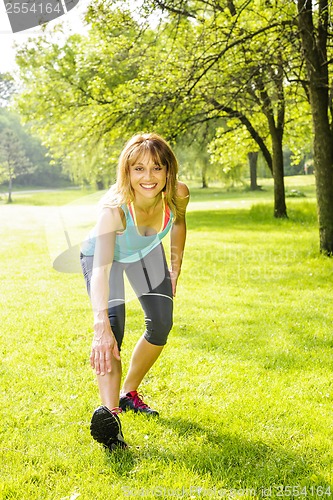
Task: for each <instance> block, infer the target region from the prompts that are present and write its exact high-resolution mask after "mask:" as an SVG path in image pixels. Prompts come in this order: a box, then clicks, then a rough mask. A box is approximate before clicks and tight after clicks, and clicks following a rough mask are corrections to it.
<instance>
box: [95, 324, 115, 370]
mask: <svg viewBox="0 0 333 500" xmlns="http://www.w3.org/2000/svg"><path fill="white" fill-rule="evenodd" d="M112 356H113V357H114V358H116V359H117V360H120V354H119V349H118V344H117V341H116V338H115V336H114V334H113V332H112V330H111V327H110V323H109V320H108V318H107V319H102V320H98V321H96V322H95V323H94V338H93V341H92V346H91V354H90V364H91V367H92V368H93V369H95V370H96V375H105V373H110V372H111V370H112Z"/></svg>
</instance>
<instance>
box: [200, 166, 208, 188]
mask: <svg viewBox="0 0 333 500" xmlns="http://www.w3.org/2000/svg"><path fill="white" fill-rule="evenodd" d="M206 174H207V165H203V166H202V169H201V182H202V186H201V187H202V188H203V189H206V188H208V182H207V176H206Z"/></svg>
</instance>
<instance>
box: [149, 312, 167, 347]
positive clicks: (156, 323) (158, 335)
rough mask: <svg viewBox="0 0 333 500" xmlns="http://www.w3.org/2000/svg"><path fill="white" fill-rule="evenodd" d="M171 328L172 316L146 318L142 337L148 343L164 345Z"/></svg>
mask: <svg viewBox="0 0 333 500" xmlns="http://www.w3.org/2000/svg"><path fill="white" fill-rule="evenodd" d="M171 328H172V316H170V317H163V318H162V317H161V318H155V319H154V320H153V319H151V318H146V331H145V333H144V338H145V339H146V340H147V342H149V343H150V344H154V345H160V346H161V345H165V344H166V343H167V340H168V335H169V333H170V331H171Z"/></svg>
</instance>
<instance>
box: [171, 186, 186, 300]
mask: <svg viewBox="0 0 333 500" xmlns="http://www.w3.org/2000/svg"><path fill="white" fill-rule="evenodd" d="M177 195H178V207H179V208H180V217H178V218H177V220H176V221H175V222H174V224H173V226H172V229H171V269H170V276H171V284H172V293H173V295H174V296H175V295H176V287H177V280H178V277H179V274H180V271H181V267H182V261H183V254H184V248H185V241H186V219H185V215H186V207H187V205H188V202H189V198H190V193H189V190H188V187H187V186H186V184H184V183H182V182H178V185H177Z"/></svg>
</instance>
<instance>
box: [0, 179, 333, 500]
mask: <svg viewBox="0 0 333 500" xmlns="http://www.w3.org/2000/svg"><path fill="white" fill-rule="evenodd" d="M297 188H300V185H299V184H297ZM202 192H203V191H202ZM40 195H41V194H36V196H37V197H38V196H40ZM64 196H68V195H67V194H66V195H64ZM221 196H222V194H221ZM260 196H261V194H259V195H258V199H257V202H256V203H255V202H252V198H251V197H252V194H249V195H248V194H246V193H235V194H234V204H232V205H231V206H227V205H226V206H223V207H221V208H219V209H212V210H207V208H209V207H211V204H212V203H213V200H211V199H209V197H207V198H206V194H205V195H204V196H203V200H202V201H200V195H199V194H195V196H194V197H193V198H192V201H191V206H190V211H189V215H188V241H187V249H186V255H185V260H184V266H183V270H182V275H181V279H180V282H179V288H178V293H177V298H176V300H175V321H174V328H173V331H172V333H171V335H170V338H169V342H168V345H167V347H166V349H165V351H164V353H163V355H162V356H161V358H160V360H159V361H158V362H157V363H156V365H155V366H154V367H153V369H152V371H151V372H150V374H149V375H148V377H147V379H146V380H145V381H144V383H143V385H142V392H143V393H144V394H145V396H146V399H147V400H148V402H149V403H151V405H152V406H153V407H154V408H157V409H159V411H160V418H159V419H153V420H147V419H145V418H140V417H136V416H134V415H131V414H125V415H122V416H121V418H122V422H123V430H124V434H125V437H126V440H127V441H128V443H129V446H130V447H129V450H128V451H125V452H123V451H119V452H116V453H115V454H113V455H111V456H108V455H106V454H105V452H104V451H103V450H102V449H101V448H100V447H99V445H97V444H96V443H95V442H94V441H93V440H92V439H91V437H90V435H89V422H90V417H91V413H92V411H93V409H94V408H95V407H96V406H97V405H98V404H99V399H98V392H97V387H96V383H95V380H94V375H93V373H92V371H91V369H90V367H89V365H88V354H89V345H90V339H91V332H92V328H91V324H92V317H91V312H90V307H89V303H88V299H87V297H86V292H85V288H84V283H83V279H82V277H81V276H80V275H79V274H62V273H57V272H56V271H54V270H53V269H52V267H51V259H50V255H49V247H48V241H47V237H46V232H45V226H44V225H42V224H41V222H40V221H41V220H43V221H45V217H47V216H48V214H49V211H50V209H51V208H52V207H46V206H43V207H37V206H32V205H34V203H30V206H28V205H20V204H19V203H15V204H14V205H12V206H7V205H3V206H1V207H0V219H1V220H0V231H1V235H0V236H1V245H0V252H1V263H2V264H1V281H0V283H1V284H0V287H1V292H0V293H1V306H2V307H1V310H0V321H1V325H2V347H1V350H2V363H1V368H0V369H1V389H2V390H1V415H0V433H1V445H0V450H1V481H0V498H3V499H20V500H31V499H33V500H34V499H43V500H44V499H50V500H51V499H52V500H54V499H68V500H69V499H72V500H74V499H76V498H78V499H79V500H81V499H82V500H83V499H84V500H92V499H97V500H104V499H108V498H115V497H117V498H128V497H130V498H135V499H136V498H151V499H153V498H156V497H160V498H168V497H177V495H178V497H181V495H182V497H183V498H197V497H200V496H201V497H209V498H219V497H223V496H224V498H265V497H266V498H281V497H289V498H296V497H299V498H305V497H307V498H330V497H329V495H328V493H329V490H328V489H327V488H328V487H329V485H331V488H332V490H331V491H333V477H332V472H333V470H332V462H333V460H332V448H333V446H332V445H333V442H332V435H333V421H332V403H333V382H332V349H333V340H332V339H333V337H332V320H333V312H332V304H331V303H332V301H331V299H330V297H331V296H332V291H333V290H332V289H333V266H332V261H331V260H330V259H327V258H324V257H322V256H320V255H319V252H318V247H319V245H318V229H317V226H316V207H315V203H314V201H313V197H311V196H310V195H309V196H307V198H305V199H290V200H288V211H289V219H288V220H274V218H273V217H272V202H271V200H269V201H265V200H263V199H262V198H260ZM58 199H59V200H60V199H62V200H65V198H62V195H60V197H59V198H58ZM230 199H231V198H230ZM242 199H244V200H248V199H251V204H249V206H245V207H244V204H239V205H238V206H237V203H238V202H239V201H240V200H242ZM253 200H254V198H253ZM69 201H71V202H73V201H74V198H72V199H71V200H68V198H67V199H66V201H65V203H66V202H69ZM197 203H203V204H204V203H206V204H207V205H206V208H205V210H202V209H201V208H200V207H198V205H197ZM127 311H128V317H127V328H126V338H125V343H124V347H123V354H122V357H123V362H124V365H125V367H126V366H127V364H128V361H129V354H130V351H131V348H132V347H133V345H134V344H135V341H136V339H137V338H138V337H139V336H140V335H141V333H142V328H143V317H142V312H141V310H140V307H139V305H138V304H137V302H136V301H130V302H128V304H127ZM280 485H284V486H285V487H293V488H294V489H293V490H292V491H293V495H292V494H291V493H290V491H291V490H290V489H288V488H287V489H285V490H284V491H283V490H281V489H280ZM320 487H323V489H320ZM200 488H201V493H200V491H199V489H200ZM304 488H305V489H304ZM288 492H289V493H288ZM301 493H302V494H301ZM305 493H306V495H305Z"/></svg>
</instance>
